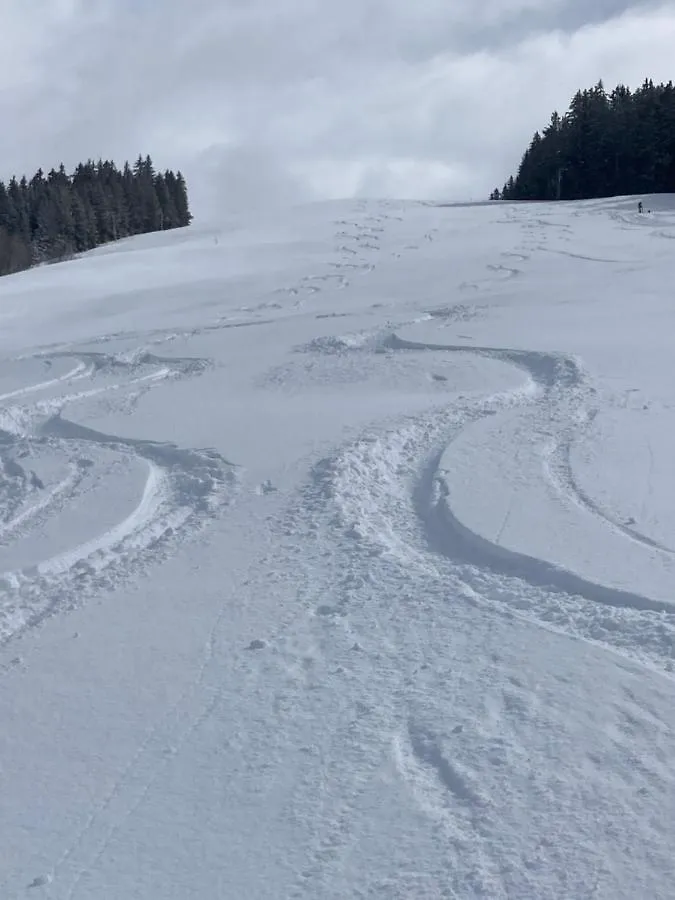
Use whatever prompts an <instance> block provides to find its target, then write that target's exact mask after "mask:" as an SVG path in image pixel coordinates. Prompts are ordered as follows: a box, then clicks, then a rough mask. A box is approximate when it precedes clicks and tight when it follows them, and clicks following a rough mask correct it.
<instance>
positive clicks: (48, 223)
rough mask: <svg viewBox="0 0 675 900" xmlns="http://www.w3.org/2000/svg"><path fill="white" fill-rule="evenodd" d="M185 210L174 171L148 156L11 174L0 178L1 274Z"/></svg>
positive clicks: (154, 227) (182, 220)
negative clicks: (29, 174)
mask: <svg viewBox="0 0 675 900" xmlns="http://www.w3.org/2000/svg"><path fill="white" fill-rule="evenodd" d="M191 218H192V216H191V214H190V210H189V203H188V195H187V185H186V183H185V179H184V177H183V175H182V174H181V172H180V171H179V172H177V173H174V172H172V171H168V170H167V171H165V172H157V171H155V168H154V166H153V163H152V160H151V158H150V157H149V156H146V157H145V158H143V157H142V156H139V157H138V159H137V161H136V163H135V164H134V165H133V166H132V165H130V164H129V163H125V165H124V167H123V168H122V169H121V170H120V169H118V168H117V166H116V165H115V164H114V163H113V162H110V161H105V162H104V161H102V160H99V161H98V162H93V161H91V160H89V161H88V162H86V163H80V165H78V166H77V168H76V169H75V171H74V172H73V173H72V175H69V174H67V173H66V171H65V168H64V167H63V165H61V166H60V167H59V168H58V169H52V170H51V171H50V172H49V173H48V174H47V175H45V173H44V172H43V171H42V170H41V169H40V170H39V171H38V172H37V173H36V174H35V175H34V176H33V177H32V178H31V179H30V180H28V179H27V178H26V177H25V176H24V177H23V178H21V179H17V178H16V177H13V178H12V179H11V180H10V181H9V182H8V183H7V184H5V183H4V182H2V181H0V275H7V274H10V273H13V272H18V271H21V270H22V269H27V268H30V267H31V266H33V265H37V264H40V263H45V262H52V261H56V260H61V259H67V258H69V257H72V256H73V255H74V254H76V253H81V252H82V251H85V250H91V249H93V248H94V247H98V246H99V245H100V244H105V243H108V242H109V241H115V240H118V239H120V238H124V237H129V236H131V235H135V234H143V233H147V232H151V231H161V230H164V229H169V228H180V227H182V226H184V225H188V224H189V223H190V221H191Z"/></svg>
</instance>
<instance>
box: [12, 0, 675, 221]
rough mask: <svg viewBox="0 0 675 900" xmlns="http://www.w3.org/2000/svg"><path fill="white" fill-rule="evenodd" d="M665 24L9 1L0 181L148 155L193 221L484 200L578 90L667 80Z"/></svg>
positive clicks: (350, 0) (602, 17)
mask: <svg viewBox="0 0 675 900" xmlns="http://www.w3.org/2000/svg"><path fill="white" fill-rule="evenodd" d="M673 46H675V4H674V3H672V2H670V3H664V4H661V5H659V6H649V7H646V6H644V5H642V6H636V7H635V8H633V9H626V8H625V3H624V2H623V0H595V2H591V3H583V2H582V0H485V2H483V3H480V4H476V3H475V2H474V0H471V2H469V0H453V2H452V3H448V2H447V0H418V2H417V3H410V2H409V0H342V2H341V3H339V4H335V3H331V4H328V3H326V2H325V0H283V2H281V3H269V2H268V0H226V2H223V0H190V2H188V0H163V2H162V4H156V3H150V2H149V0H32V2H31V3H30V4H25V3H19V2H18V0H12V2H11V3H10V9H9V10H8V11H5V10H3V29H2V31H0V84H1V85H2V88H1V89H0V114H1V115H2V122H3V141H2V143H1V144H0V170H1V171H2V174H3V176H5V177H6V176H7V175H9V174H11V173H12V172H15V171H16V172H23V171H26V172H28V173H30V172H32V171H34V170H35V169H36V168H37V167H38V166H42V167H43V168H49V167H50V166H51V165H53V164H57V163H58V162H60V161H61V160H63V161H64V162H65V163H66V165H67V166H69V167H70V166H72V165H73V164H75V163H76V162H77V161H79V159H81V158H83V157H88V156H94V157H98V156H104V157H113V158H116V159H120V160H121V159H123V158H127V157H134V156H135V155H136V154H137V153H138V152H139V151H141V152H143V153H145V152H150V153H151V154H152V155H153V157H154V158H155V161H156V162H157V164H158V165H160V166H162V167H164V166H171V167H174V168H178V167H180V168H183V170H184V171H185V172H186V174H187V176H188V181H189V185H190V187H191V191H192V194H193V197H194V204H195V208H196V211H197V212H199V211H200V210H202V211H205V210H207V209H208V208H214V207H217V208H221V207H222V206H223V205H237V206H240V205H242V204H246V203H248V202H251V203H262V202H265V201H266V200H267V199H268V198H269V199H271V200H274V201H275V202H288V201H289V200H292V199H294V198H297V199H302V198H305V197H308V196H331V197H335V196H344V195H351V194H356V193H358V194H371V195H375V194H380V195H390V196H391V195H398V196H407V197H420V198H435V197H439V198H456V199H462V198H468V197H475V198H483V197H484V196H485V195H486V194H487V193H488V192H489V191H490V190H491V189H492V187H494V185H495V184H501V183H502V182H503V181H504V180H505V178H506V177H507V176H508V175H509V174H510V173H511V172H512V171H513V170H514V168H515V167H516V165H517V163H518V161H519V158H520V155H521V153H522V151H523V150H524V148H525V146H526V144H527V142H528V141H529V138H530V137H531V134H532V132H533V131H534V129H535V128H539V127H542V126H543V125H545V124H546V122H547V120H548V117H549V114H550V112H551V111H552V110H553V109H554V108H558V109H559V110H561V111H564V109H566V107H567V104H568V102H569V99H570V97H571V96H572V94H573V93H574V92H575V91H576V89H577V88H579V87H585V86H590V85H591V84H593V83H594V82H596V81H597V80H598V79H599V78H601V77H602V78H603V79H604V80H605V84H606V85H607V86H608V87H611V86H613V85H614V84H615V83H616V82H618V81H622V82H624V83H628V84H631V85H637V84H639V83H640V82H641V81H642V80H643V79H644V78H645V77H652V78H654V79H655V80H657V81H660V80H668V79H669V78H670V77H671V74H672V71H671V57H672V47H673Z"/></svg>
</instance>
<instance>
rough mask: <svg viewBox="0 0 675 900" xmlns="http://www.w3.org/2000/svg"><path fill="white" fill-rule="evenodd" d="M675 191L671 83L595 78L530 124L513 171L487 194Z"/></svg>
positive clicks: (573, 196) (523, 196)
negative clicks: (542, 120)
mask: <svg viewBox="0 0 675 900" xmlns="http://www.w3.org/2000/svg"><path fill="white" fill-rule="evenodd" d="M671 191H675V87H673V83H672V81H669V82H668V84H658V85H655V84H654V83H653V81H651V79H649V80H646V81H645V82H644V84H643V85H642V87H640V88H638V89H637V90H636V91H633V92H631V90H630V89H629V88H627V87H625V86H624V85H621V84H620V85H618V86H617V87H616V88H614V90H613V91H612V92H611V93H610V94H608V93H607V92H606V91H605V89H604V87H603V84H602V81H600V82H598V84H597V85H596V86H595V87H594V88H592V89H591V90H585V91H577V93H576V94H575V95H574V98H573V99H572V102H571V104H570V107H569V110H568V112H567V113H566V114H565V115H564V116H562V117H561V116H560V115H559V114H558V113H557V112H554V113H553V115H552V116H551V121H550V122H549V124H548V125H547V126H546V128H544V130H543V132H541V133H539V132H538V131H537V132H535V134H534V137H533V138H532V142H531V143H530V146H529V147H528V149H527V150H526V151H525V154H524V156H523V159H522V162H521V163H520V167H519V169H518V173H517V175H516V176H515V178H514V177H513V176H512V177H511V178H509V180H508V181H507V183H506V184H505V185H504V188H503V190H502V191H499V190H498V189H495V190H494V191H493V192H492V195H491V199H493V200H499V199H502V200H580V199H585V198H590V197H610V196H615V195H617V194H619V195H621V194H654V193H662V192H671Z"/></svg>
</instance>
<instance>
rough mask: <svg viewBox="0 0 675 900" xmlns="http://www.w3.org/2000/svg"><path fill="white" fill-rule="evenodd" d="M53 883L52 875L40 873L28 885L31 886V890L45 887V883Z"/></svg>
mask: <svg viewBox="0 0 675 900" xmlns="http://www.w3.org/2000/svg"><path fill="white" fill-rule="evenodd" d="M51 883H52V876H51V875H38V876H37V878H34V879H33V880H32V881H31V883H30V884H29V885H27V887H28V888H29V890H32V889H33V888H39V887H44V886H45V885H47V884H51Z"/></svg>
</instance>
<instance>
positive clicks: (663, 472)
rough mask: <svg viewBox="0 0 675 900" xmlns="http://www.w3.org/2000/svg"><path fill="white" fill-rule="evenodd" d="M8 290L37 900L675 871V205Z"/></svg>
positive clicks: (316, 233) (318, 213) (283, 238)
mask: <svg viewBox="0 0 675 900" xmlns="http://www.w3.org/2000/svg"><path fill="white" fill-rule="evenodd" d="M642 199H644V200H645V207H646V208H647V207H649V208H650V209H651V212H650V213H649V214H645V215H638V214H637V198H620V199H612V200H602V201H588V202H584V203H567V204H559V205H555V206H553V205H543V204H523V205H514V204H501V203H493V204H489V205H486V204H477V205H473V206H472V205H453V206H445V207H434V206H429V205H425V204H416V203H397V202H393V201H391V202H384V201H382V202H377V201H369V202H365V201H353V202H342V203H337V202H335V203H321V204H315V205H310V206H304V207H298V208H296V209H292V210H287V211H284V212H278V213H275V214H274V215H272V214H269V215H267V216H266V217H264V218H261V217H260V215H258V216H257V217H253V216H251V217H250V218H247V217H245V216H239V217H236V218H235V217H232V218H230V219H226V218H225V217H224V218H223V221H222V223H220V224H219V225H218V226H215V225H209V226H206V225H204V226H197V225H195V226H192V227H190V228H189V229H183V230H181V231H176V232H170V233H167V234H161V235H148V236H144V237H140V238H135V239H131V240H127V241H122V242H120V243H118V244H114V245H110V246H107V247H105V248H101V249H99V250H98V251H94V252H92V253H90V254H87V255H85V256H84V257H82V258H80V259H77V260H74V261H72V262H68V263H64V264H60V265H55V266H45V267H42V268H38V269H35V270H32V271H30V272H26V273H22V274H20V275H16V276H13V277H10V278H4V279H2V280H1V281H0V466H1V468H0V722H1V723H2V729H1V730H0V848H1V849H0V898H2V900H19V898H24V897H25V898H33V897H36V898H37V897H45V898H49V900H193V898H194V900H220V898H227V900H230V898H233V900H234V898H237V900H238V898H247V900H286V898H287V900H345V898H382V900H396V898H406V900H407V898H411V900H426V898H429V900H431V898H458V900H471V898H490V900H502V898H509V900H511V898H512V900H548V898H556V900H558V898H559V900H584V898H588V900H591V898H593V900H636V898H644V900H647V898H649V900H657V898H671V897H673V892H674V890H675V888H674V887H673V885H675V853H674V852H673V846H674V842H675V672H674V667H675V666H674V663H675V355H674V353H673V342H674V339H675V338H674V336H675V293H674V291H675V287H674V285H675V277H674V276H675V199H674V198H672V197H667V196H661V197H650V198H642Z"/></svg>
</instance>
